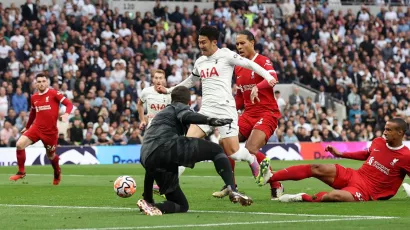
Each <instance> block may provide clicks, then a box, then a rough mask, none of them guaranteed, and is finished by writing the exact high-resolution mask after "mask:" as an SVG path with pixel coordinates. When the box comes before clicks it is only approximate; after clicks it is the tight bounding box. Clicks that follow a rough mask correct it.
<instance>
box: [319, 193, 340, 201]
mask: <svg viewBox="0 0 410 230" xmlns="http://www.w3.org/2000/svg"><path fill="white" fill-rule="evenodd" d="M322 201H330V202H342V201H344V196H343V195H342V194H340V193H338V192H336V191H333V192H329V193H328V194H326V195H325V196H323V198H322Z"/></svg>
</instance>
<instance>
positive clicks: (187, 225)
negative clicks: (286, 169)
mask: <svg viewBox="0 0 410 230" xmlns="http://www.w3.org/2000/svg"><path fill="white" fill-rule="evenodd" d="M374 219H378V218H344V219H340V218H337V219H319V220H278V221H254V222H234V223H215V224H185V225H158V226H138V227H111V228H72V229H58V230H115V229H120V230H128V229H156V228H200V227H219V226H233V225H255V224H283V223H308V222H334V221H354V220H374Z"/></svg>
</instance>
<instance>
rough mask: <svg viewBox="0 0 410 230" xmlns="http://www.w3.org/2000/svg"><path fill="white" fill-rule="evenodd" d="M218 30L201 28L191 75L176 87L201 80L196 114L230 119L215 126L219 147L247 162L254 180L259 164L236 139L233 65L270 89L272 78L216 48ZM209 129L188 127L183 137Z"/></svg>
mask: <svg viewBox="0 0 410 230" xmlns="http://www.w3.org/2000/svg"><path fill="white" fill-rule="evenodd" d="M218 38H219V31H218V30H217V29H216V28H215V27H212V26H204V27H202V28H201V30H200V32H199V37H198V43H199V48H200V49H201V51H202V55H203V56H201V57H200V58H198V59H197V60H196V61H195V65H194V69H193V71H192V74H191V75H190V76H189V77H188V78H187V79H186V80H185V81H183V82H181V83H180V84H178V85H177V86H181V85H182V86H186V87H187V88H191V87H193V86H194V85H195V82H196V81H198V80H201V81H202V107H201V109H200V111H199V113H201V114H203V115H205V116H211V117H218V118H231V119H233V123H232V124H231V125H226V126H222V127H218V130H219V133H220V134H221V141H220V143H221V145H222V147H223V148H224V151H225V153H226V154H227V155H228V156H229V157H231V158H232V159H233V160H241V161H247V162H248V163H249V165H250V167H251V169H252V174H253V175H254V176H255V177H256V176H258V174H259V164H258V162H257V160H256V158H255V156H254V155H252V154H250V153H249V151H248V150H247V149H246V148H240V146H239V139H238V132H239V128H238V113H237V111H236V104H235V99H234V97H233V95H232V87H231V85H232V74H233V70H234V67H235V66H236V65H238V66H242V67H244V68H247V69H251V70H253V71H255V72H256V73H257V74H258V75H260V76H262V77H263V78H265V79H266V80H267V81H268V82H269V84H270V85H271V86H272V87H273V86H274V85H275V84H276V80H275V78H274V77H273V76H272V75H271V74H270V73H269V72H268V71H267V70H265V69H264V68H262V67H261V66H259V65H258V64H256V63H255V62H253V61H251V60H249V59H246V58H243V57H241V56H239V55H238V54H237V53H235V52H233V51H231V50H229V49H226V48H222V49H219V48H218V46H217V42H218ZM172 89H173V88H170V89H165V88H164V87H160V89H159V90H158V91H160V92H163V93H170V92H171V91H172ZM212 129H213V128H212V127H210V126H207V125H191V126H190V127H189V130H188V133H187V136H188V137H196V138H203V137H204V136H206V135H209V134H210V133H211V132H212V131H213V130H212Z"/></svg>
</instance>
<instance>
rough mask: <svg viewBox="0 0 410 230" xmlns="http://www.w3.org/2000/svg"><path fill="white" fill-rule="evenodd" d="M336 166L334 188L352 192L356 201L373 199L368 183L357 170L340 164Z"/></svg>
mask: <svg viewBox="0 0 410 230" xmlns="http://www.w3.org/2000/svg"><path fill="white" fill-rule="evenodd" d="M335 166H336V177H335V180H334V182H333V184H332V188H334V189H340V190H343V191H348V192H350V194H352V195H353V197H354V199H355V200H356V201H369V200H372V199H371V195H370V192H369V191H370V189H369V188H368V185H367V184H366V183H365V181H364V180H363V178H362V176H361V175H360V174H359V173H358V172H357V171H356V170H354V169H351V168H345V167H343V166H341V165H339V164H335Z"/></svg>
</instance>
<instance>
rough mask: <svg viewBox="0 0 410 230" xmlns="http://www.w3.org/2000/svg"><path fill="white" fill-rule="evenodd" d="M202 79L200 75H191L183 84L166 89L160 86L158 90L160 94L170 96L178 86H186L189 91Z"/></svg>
mask: <svg viewBox="0 0 410 230" xmlns="http://www.w3.org/2000/svg"><path fill="white" fill-rule="evenodd" d="M200 78H201V77H200V76H199V75H196V74H194V73H191V75H189V77H188V78H187V79H185V80H184V81H183V82H181V83H179V84H178V85H176V86H173V87H171V88H168V89H167V88H165V87H164V86H160V87H159V88H158V92H160V93H166V94H170V93H171V92H172V90H174V88H175V87H178V86H185V87H187V88H188V89H189V88H192V87H194V86H195V83H196V82H197V81H198V80H199V79H200Z"/></svg>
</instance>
